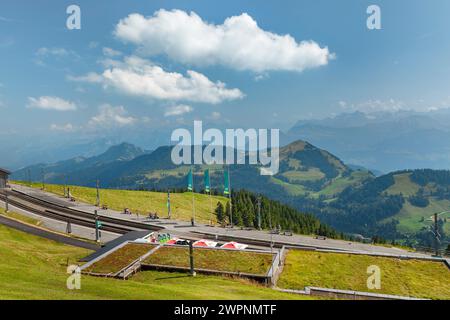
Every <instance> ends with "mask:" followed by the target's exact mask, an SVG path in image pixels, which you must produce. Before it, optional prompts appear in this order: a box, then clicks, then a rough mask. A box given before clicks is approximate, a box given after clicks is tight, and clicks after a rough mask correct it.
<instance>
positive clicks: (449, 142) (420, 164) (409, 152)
mask: <svg viewBox="0 0 450 320" xmlns="http://www.w3.org/2000/svg"><path fill="white" fill-rule="evenodd" d="M172 129H174V128H170V127H164V128H159V129H156V128H148V127H137V128H129V130H119V129H118V130H119V131H118V132H115V131H114V132H113V131H105V132H98V133H96V134H93V133H88V132H61V134H59V135H54V134H53V135H50V134H47V135H45V134H42V135H39V140H38V141H36V140H35V139H34V138H33V137H29V136H26V135H19V134H11V135H6V136H5V135H3V136H2V135H0V150H2V158H1V159H0V165H1V166H2V167H5V168H9V169H11V170H12V171H13V170H17V169H19V168H21V167H25V166H27V165H30V164H35V163H39V162H45V163H55V162H58V161H61V160H64V159H69V158H72V157H77V156H84V157H92V156H93V155H96V154H100V153H102V152H104V151H106V150H107V148H108V147H110V146H113V145H117V144H119V143H120V142H122V141H127V142H130V143H133V144H135V145H138V146H141V147H142V148H144V149H146V150H156V149H157V148H158V147H160V146H162V145H168V144H170V135H171V132H172ZM222 129H223V128H222ZM449 133H450V109H441V110H435V111H429V112H414V111H398V112H378V113H362V112H351V113H341V114H338V115H336V116H333V117H329V118H325V119H319V120H300V121H298V122H297V123H296V124H295V125H294V126H293V127H292V128H290V129H289V130H287V131H286V132H281V133H280V138H281V146H286V145H288V144H289V143H291V142H294V141H297V140H299V139H301V140H305V141H308V142H310V143H311V144H313V145H315V146H317V147H319V148H322V149H325V150H328V151H329V152H331V153H333V154H334V155H336V156H338V157H339V158H340V159H341V160H342V161H344V162H345V163H346V164H347V165H349V166H351V167H352V168H358V167H363V168H368V169H370V170H371V171H372V172H373V173H374V174H376V175H381V174H382V173H383V172H384V173H387V172H391V171H395V170H403V169H420V168H430V169H449V168H450V139H445V137H447V136H449ZM149 137H151V138H149Z"/></svg>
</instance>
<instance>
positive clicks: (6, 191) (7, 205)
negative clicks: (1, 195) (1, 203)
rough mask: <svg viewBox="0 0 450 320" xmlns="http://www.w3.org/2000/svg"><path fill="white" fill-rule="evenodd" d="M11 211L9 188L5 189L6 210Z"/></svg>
mask: <svg viewBox="0 0 450 320" xmlns="http://www.w3.org/2000/svg"><path fill="white" fill-rule="evenodd" d="M8 211H9V203H8V190H6V189H5V212H6V213H8Z"/></svg>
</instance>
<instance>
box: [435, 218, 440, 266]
mask: <svg viewBox="0 0 450 320" xmlns="http://www.w3.org/2000/svg"><path fill="white" fill-rule="evenodd" d="M438 222H439V220H438V214H437V213H435V214H434V254H435V256H436V257H439V256H440V254H439V243H440V241H439V238H440V234H439V225H438Z"/></svg>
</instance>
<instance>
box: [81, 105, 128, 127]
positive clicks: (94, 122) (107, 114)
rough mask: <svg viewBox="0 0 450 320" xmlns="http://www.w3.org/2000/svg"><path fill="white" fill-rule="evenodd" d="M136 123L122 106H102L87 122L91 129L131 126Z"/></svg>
mask: <svg viewBox="0 0 450 320" xmlns="http://www.w3.org/2000/svg"><path fill="white" fill-rule="evenodd" d="M136 121H137V119H136V118H134V117H132V116H129V115H128V112H127V111H126V109H125V108H124V107H123V106H116V107H115V106H111V105H109V104H104V105H101V106H100V107H99V112H98V114H97V115H96V116H94V117H92V118H91V119H90V120H89V126H91V127H98V126H100V127H117V126H119V127H124V126H128V125H132V124H134V123H135V122H136Z"/></svg>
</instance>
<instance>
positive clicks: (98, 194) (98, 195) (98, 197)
mask: <svg viewBox="0 0 450 320" xmlns="http://www.w3.org/2000/svg"><path fill="white" fill-rule="evenodd" d="M96 187H97V198H96V200H95V205H96V206H97V207H100V191H99V190H98V188H99V181H98V179H97V185H96Z"/></svg>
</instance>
